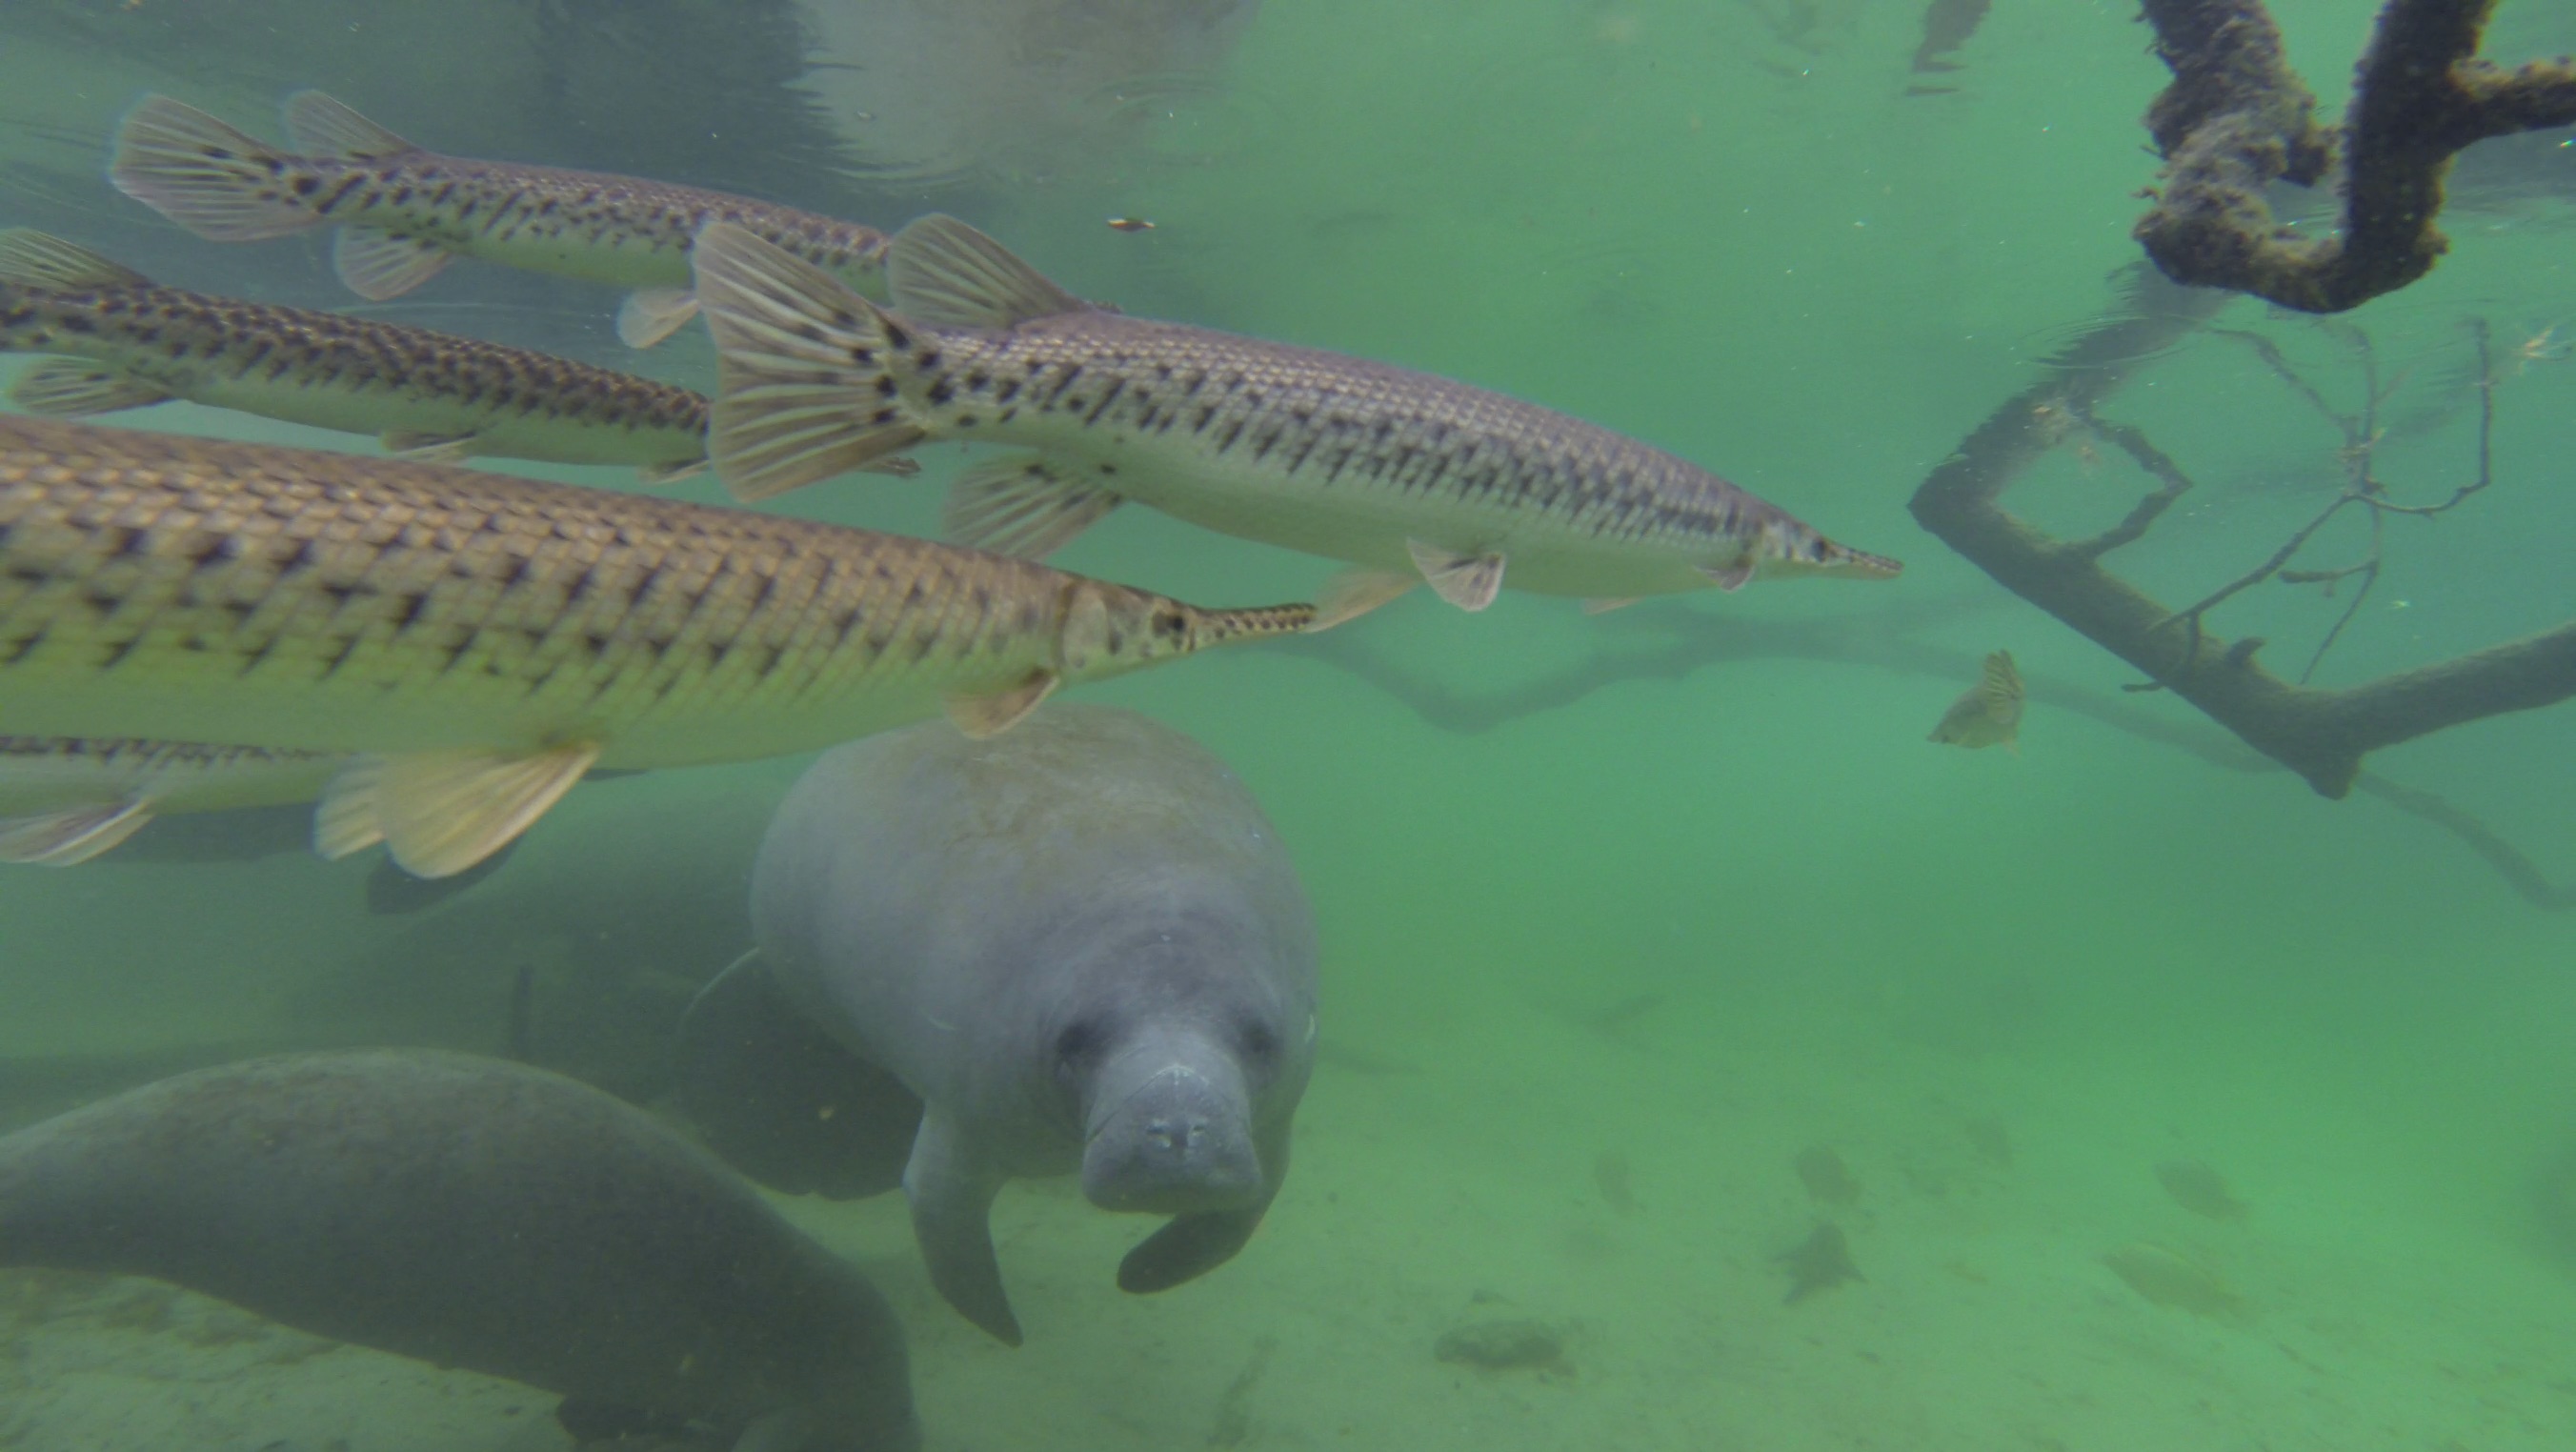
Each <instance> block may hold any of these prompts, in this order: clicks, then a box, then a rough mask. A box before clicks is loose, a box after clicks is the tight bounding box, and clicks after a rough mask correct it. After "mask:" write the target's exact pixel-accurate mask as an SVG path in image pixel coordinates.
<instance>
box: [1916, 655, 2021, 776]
mask: <svg viewBox="0 0 2576 1452" xmlns="http://www.w3.org/2000/svg"><path fill="white" fill-rule="evenodd" d="M2023 694H2024V693H2023V691H2022V685H2021V672H2020V671H2018V670H2015V669H2014V668H2013V658H2012V652H2011V651H2008V650H1999V651H1996V652H1995V653H1994V654H1992V655H1990V656H1987V657H1986V670H1985V675H1984V677H1983V678H1982V679H1980V680H1979V681H1978V682H1977V683H1976V684H1975V685H1973V686H1970V687H1969V688H1968V689H1966V690H1964V691H1962V692H1960V693H1959V699H1957V700H1955V701H1952V702H1951V703H1950V709H1949V710H1947V711H1944V712H1942V713H1941V724H1940V725H1938V726H1935V727H1933V728H1932V734H1931V735H1930V736H1929V737H1927V738H1925V739H1927V740H1930V741H1935V742H1938V743H1940V744H1941V745H1944V746H1964V747H1966V748H1968V749H1969V750H1970V751H1975V750H1978V749H1979V748H1981V747H1987V746H2001V747H2003V748H2005V749H2006V750H2009V751H2010V752H2012V754H2013V755H2015V756H2019V755H2021V708H2022V696H2023Z"/></svg>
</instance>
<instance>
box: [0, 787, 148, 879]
mask: <svg viewBox="0 0 2576 1452" xmlns="http://www.w3.org/2000/svg"><path fill="white" fill-rule="evenodd" d="M151 820H152V804H151V803H149V802H143V801H130V802H93V803H88V804H84V805H82V806H77V807H65V808H63V809H61V810H59V811H52V812H35V813H30V814H29V815H26V816H23V817H0V862H19V863H27V864H31V865H34V866H40V867H70V866H73V865H75V864H77V863H82V862H87V861H89V860H90V859H91V858H93V857H96V856H98V855H99V854H100V853H102V852H106V851H108V850H109V849H110V848H113V847H115V846H116V845H117V844H118V843H120V842H122V841H124V840H125V839H126V838H128V837H131V836H133V835H134V834H135V833H137V832H139V831H141V830H143V824H144V823H146V822H149V821H151Z"/></svg>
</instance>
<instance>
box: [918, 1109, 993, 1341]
mask: <svg viewBox="0 0 2576 1452" xmlns="http://www.w3.org/2000/svg"><path fill="white" fill-rule="evenodd" d="M1001 1189H1002V1177H1001V1176H1000V1175H998V1174H996V1173H994V1172H993V1171H992V1169H991V1168H990V1167H988V1166H986V1165H985V1164H984V1163H983V1162H982V1161H981V1160H980V1159H979V1158H978V1157H977V1156H976V1155H975V1153H974V1151H973V1148H972V1146H971V1145H970V1144H969V1143H968V1142H967V1140H966V1139H965V1138H964V1136H962V1135H961V1134H959V1132H958V1131H957V1128H956V1127H955V1126H954V1125H952V1124H950V1123H949V1122H948V1121H947V1120H946V1119H944V1118H942V1117H941V1116H940V1114H939V1113H938V1112H937V1111H936V1110H934V1111H932V1112H930V1113H928V1114H926V1115H924V1116H923V1117H922V1121H921V1132H920V1134H919V1135H917V1136H915V1137H914V1139H913V1142H912V1158H911V1159H910V1160H909V1161H907V1162H906V1163H905V1165H904V1170H903V1197H904V1201H905V1203H906V1204H907V1205H909V1206H910V1207H911V1210H912V1238H913V1241H914V1243H915V1244H917V1245H919V1246H920V1247H921V1258H922V1260H923V1261H924V1262H925V1263H927V1264H928V1265H929V1267H930V1283H931V1284H932V1285H933V1286H936V1287H938V1289H939V1294H940V1296H941V1297H942V1298H944V1299H945V1300H946V1301H947V1302H948V1304H949V1305H951V1306H954V1307H956V1308H957V1314H959V1315H961V1316H963V1317H965V1318H966V1319H967V1320H969V1321H972V1322H974V1323H975V1324H976V1325H978V1326H980V1327H982V1328H983V1329H984V1330H985V1331H986V1332H987V1333H989V1334H990V1335H991V1336H992V1337H993V1339H994V1340H996V1341H999V1342H1001V1343H1003V1344H1004V1345H1006V1346H1017V1345H1019V1344H1020V1320H1019V1318H1018V1317H1017V1316H1014V1315H1012V1314H1011V1297H1010V1293H1009V1292H1007V1291H1005V1290H1003V1289H1002V1263H1001V1261H1000V1260H998V1259H996V1258H995V1257H994V1255H993V1225H992V1215H993V1197H994V1196H995V1195H997V1194H999V1193H1001Z"/></svg>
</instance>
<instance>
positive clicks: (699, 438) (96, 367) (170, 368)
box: [0, 228, 917, 484]
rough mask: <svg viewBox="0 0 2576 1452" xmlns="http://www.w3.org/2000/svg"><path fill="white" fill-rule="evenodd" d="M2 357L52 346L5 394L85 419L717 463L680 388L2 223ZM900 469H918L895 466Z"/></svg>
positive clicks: (451, 456)
mask: <svg viewBox="0 0 2576 1452" xmlns="http://www.w3.org/2000/svg"><path fill="white" fill-rule="evenodd" d="M0 352H7V353H40V354H47V355H50V356H48V357H47V358H46V359H45V361H43V362H40V363H37V364H36V365H35V366H33V367H31V368H29V369H28V370H27V371H25V372H24V373H21V374H20V375H19V376H18V381H17V383H16V384H15V385H14V386H13V387H12V388H11V389H10V391H9V398H10V401H11V402H13V403H15V404H17V405H18V406H19V407H20V408H23V409H25V410H26V411H27V412H29V413H36V414H45V415H49V416H52V417H56V418H80V417H85V416H88V415H91V414H99V413H112V412H115V411H117V410H119V409H128V408H143V407H146V406H148V405H151V404H155V403H163V402H166V401H168V400H170V399H174V398H184V399H187V400H188V401H189V402H191V403H200V404H204V405H206V406H207V407H210V408H230V409H237V410H239V411H241V412H243V413H255V414H258V415H260V416H261V417H263V418H274V419H283V420H285V421H286V422H288V423H298V424H305V425H309V426H311V427H314V428H325V429H344V430H347V431H349V432H351V433H362V434H375V435H377V436H378V437H379V438H380V439H381V440H382V441H383V443H384V446H385V448H386V449H387V450H388V451H390V452H393V453H395V454H399V455H401V456H403V457H406V458H415V459H427V460H432V461H436V462H456V461H459V460H462V459H465V458H467V457H470V456H473V455H478V454H483V455H498V456H501V457H505V458H513V459H539V460H544V461H548V462H552V463H559V464H633V465H635V466H636V468H637V469H638V470H639V471H640V472H641V473H642V475H643V477H644V479H645V481H646V482H648V483H655V484H660V483H667V482H669V481H671V480H674V479H679V478H683V477H685V476H687V475H690V474H694V473H696V472H698V471H699V470H701V469H703V468H705V467H706V462H707V450H706V433H707V401H706V400H705V399H704V398H701V397H700V396H698V395H697V394H694V393H691V392H690V391H689V390H687V389H685V388H679V387H675V386H673V385H671V384H667V383H656V382H654V381H653V380H651V379H649V378H634V377H630V376H628V375H626V374H623V373H612V372H610V371H609V370H607V369H605V368H593V367H591V366H590V365H589V364H586V363H575V362H573V361H571V360H569V359H565V358H556V357H551V356H549V355H547V354H544V353H533V352H530V351H528V350H526V349H524V348H509V347H504V346H502V345H500V344H498V343H485V342H480V341H477V340H475V339H472V338H459V337H454V336H452V335H450V334H446V333H433V332H430V331H429V330H427V329H425V328H410V327H404V326H402V325H400V324H398V323H384V322H375V321H371V320H369V319H365V318H351V317H342V316H340V315H339V314H337V313H320V312H311V311H307V310H306V309H303V308H286V307H271V306H268V305H266V304H263V303H252V302H241V301H237V300H235V299H231V298H219V297H207V296H204V295H202V294H199V293H193V292H183V291H181V290H180V289H178V288H175V287H161V286H158V285H156V284H155V283H153V281H152V280H151V279H150V278H147V277H145V276H143V275H142V274H141V273H138V272H135V271H134V270H132V269H131V268H127V267H123V266H120V265H118V264H117V263H114V262H111V261H109V260H108V259H106V258H104V257H101V256H99V255H98V254H97V253H95V252H91V251H89V250H88V249H86V248H83V247H79V246H75V245H74V244H72V243H69V242H66V241H64V240H62V239H61V238H59V237H51V236H47V235H46V234H44V233H42V232H32V231H28V230H25V229H23V228H13V229H10V230H7V231H0ZM886 462H887V463H889V464H891V465H893V466H894V468H893V471H892V472H895V473H901V474H908V473H912V472H914V471H915V469H916V467H917V466H915V465H914V464H913V463H912V461H911V460H909V459H893V460H888V461H886Z"/></svg>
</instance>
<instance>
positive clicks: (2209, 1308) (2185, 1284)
mask: <svg viewBox="0 0 2576 1452" xmlns="http://www.w3.org/2000/svg"><path fill="white" fill-rule="evenodd" d="M2102 1264H2103V1265H2105V1266H2108V1267H2109V1268H2110V1271H2111V1274H2113V1275H2115V1276H2118V1277H2119V1278H2120V1280H2121V1281H2122V1282H2123V1283H2124V1284H2126V1285H2127V1286H2128V1288H2129V1289H2130V1290H2133V1291H2135V1292H2137V1293H2138V1294H2139V1295H2141V1296H2144V1297H2145V1298H2146V1299H2148V1300H2150V1301H2153V1302H2155V1303H2156V1304H2157V1305H2159V1306H2168V1307H2171V1308H2173V1309H2175V1310H2178V1311H2189V1312H2191V1313H2192V1314H2193V1315H2195V1316H2207V1317H2209V1318H2211V1319H2212V1320H2218V1321H2233V1320H2239V1319H2242V1318H2243V1316H2244V1314H2245V1298H2244V1297H2243V1296H2241V1295H2239V1294H2237V1292H2236V1290H2235V1288H2234V1287H2232V1286H2230V1285H2228V1284H2227V1282H2226V1281H2224V1280H2222V1279H2220V1277H2219V1274H2218V1272H2216V1271H2214V1270H2212V1269H2210V1268H2209V1266H2208V1265H2206V1264H2204V1263H2203V1262H2202V1261H2201V1260H2200V1259H2199V1258H2198V1257H2196V1256H2193V1255H2191V1254H2190V1253H2188V1252H2186V1251H2181V1250H2177V1249H2175V1248H2174V1247H2172V1246H2170V1245H2164V1244H2161V1243H2159V1242H2157V1241H2152V1240H2141V1241H2138V1242H2136V1243H2135V1244H2132V1245H2124V1246H2121V1247H2120V1248H2119V1249H2117V1250H2114V1251H2110V1252H2108V1253H2106V1254H2105V1255H2104V1256H2103V1257H2102Z"/></svg>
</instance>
